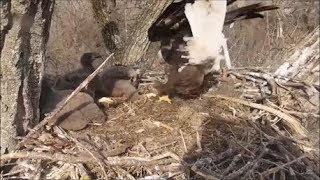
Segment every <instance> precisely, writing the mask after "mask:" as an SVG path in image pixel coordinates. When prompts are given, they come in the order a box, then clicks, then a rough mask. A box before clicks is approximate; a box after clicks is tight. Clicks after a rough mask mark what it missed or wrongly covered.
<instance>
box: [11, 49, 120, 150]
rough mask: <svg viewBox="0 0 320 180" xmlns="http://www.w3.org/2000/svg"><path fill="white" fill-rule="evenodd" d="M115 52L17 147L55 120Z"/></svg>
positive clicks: (18, 146) (19, 146)
mask: <svg viewBox="0 0 320 180" xmlns="http://www.w3.org/2000/svg"><path fill="white" fill-rule="evenodd" d="M113 54H114V53H112V54H110V55H109V56H108V58H107V59H106V60H104V62H103V63H102V64H101V65H100V66H99V67H98V68H97V69H96V70H95V71H94V72H93V73H92V74H90V75H89V76H88V77H87V78H86V79H85V80H84V81H83V82H82V83H81V84H80V85H79V86H78V87H77V88H76V89H75V90H74V91H73V92H72V93H71V94H70V95H69V96H68V98H67V99H66V100H65V101H64V102H63V103H62V104H61V106H59V107H58V108H56V109H55V110H54V111H53V112H52V113H50V115H49V116H47V117H46V118H45V119H44V120H42V121H41V122H40V123H39V124H38V125H36V126H35V127H34V128H33V129H31V130H30V132H29V133H28V134H27V135H26V136H25V137H24V138H23V139H22V140H21V141H20V142H19V143H18V145H17V147H16V149H19V148H21V147H22V146H23V144H24V143H25V142H26V141H27V140H28V139H29V138H30V137H31V136H32V135H33V134H35V133H36V132H37V131H39V130H40V129H41V128H42V127H43V126H44V125H46V124H47V123H50V122H52V121H53V120H54V118H55V117H56V116H57V114H58V113H59V112H60V111H61V110H62V108H63V107H64V106H66V105H67V104H68V102H69V101H70V100H71V99H72V98H74V97H75V96H76V95H77V94H78V93H79V92H80V91H81V90H82V89H83V88H84V87H85V86H86V85H87V84H88V83H89V82H90V81H91V80H92V79H93V78H94V77H95V76H96V75H97V74H98V73H99V72H100V70H101V69H102V68H103V67H104V66H105V65H106V64H107V62H108V60H109V59H110V58H111V57H112V56H113Z"/></svg>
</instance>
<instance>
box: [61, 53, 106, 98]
mask: <svg viewBox="0 0 320 180" xmlns="http://www.w3.org/2000/svg"><path fill="white" fill-rule="evenodd" d="M100 59H101V56H100V55H99V54H98V53H94V52H90V53H84V54H83V55H82V56H81V59H80V63H81V68H79V69H77V70H75V71H72V72H70V73H67V74H65V75H64V76H63V77H61V78H59V79H58V81H57V83H56V86H55V89H57V90H66V89H76V88H77V87H78V86H79V85H80V84H81V83H82V82H83V81H84V80H85V79H86V78H87V77H88V76H89V75H90V74H91V73H92V72H94V70H95V68H94V67H93V65H92V64H93V63H94V62H95V61H98V60H100ZM96 81H97V78H94V79H93V80H92V81H91V82H90V83H89V84H88V87H87V88H86V89H85V90H83V91H84V92H87V93H88V94H90V95H92V96H93V97H94V91H95V88H94V86H95V84H96V83H97V82H96Z"/></svg>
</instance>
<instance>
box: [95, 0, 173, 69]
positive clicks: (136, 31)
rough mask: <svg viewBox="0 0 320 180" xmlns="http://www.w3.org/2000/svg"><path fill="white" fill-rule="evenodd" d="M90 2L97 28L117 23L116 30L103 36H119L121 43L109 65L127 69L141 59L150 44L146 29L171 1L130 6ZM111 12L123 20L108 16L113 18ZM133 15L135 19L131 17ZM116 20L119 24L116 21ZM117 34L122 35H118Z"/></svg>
mask: <svg viewBox="0 0 320 180" xmlns="http://www.w3.org/2000/svg"><path fill="white" fill-rule="evenodd" d="M91 2H92V4H93V9H94V11H95V14H96V19H97V21H99V22H100V24H108V23H110V22H112V21H114V19H118V21H117V22H116V24H117V28H118V29H116V30H109V31H105V32H106V34H104V36H113V35H114V34H112V33H117V34H120V38H121V39H122V40H123V41H122V42H121V44H120V45H118V47H116V48H114V49H113V50H114V52H115V58H114V60H113V61H112V62H113V63H120V64H124V65H127V64H135V63H138V62H139V61H140V60H141V58H142V57H143V56H144V55H145V53H146V51H147V49H148V46H149V44H150V42H149V40H148V29H149V27H150V26H151V25H152V23H153V22H154V21H155V20H156V19H157V18H158V16H159V15H160V14H161V13H162V12H163V11H164V10H165V8H166V7H167V6H168V5H169V4H170V3H172V0H161V1H160V0H141V1H130V2H129V1H128V2H125V1H124V2H123V1H122V0H119V1H116V4H114V3H113V4H112V3H109V4H106V3H104V2H103V1H102V0H91ZM114 11H118V12H116V16H124V17H120V18H119V17H116V18H113V17H112V16H114V15H113V14H112V12H114ZM134 11H138V12H134ZM109 12H110V13H109ZM136 14H139V15H138V16H135V15H136ZM132 18H134V22H132ZM119 19H121V20H120V21H119ZM121 21H125V22H121ZM123 24H125V25H123ZM127 24H129V25H127ZM130 24H132V27H128V26H130ZM119 27H120V28H119ZM118 31H126V32H125V33H121V32H120V33H119V32H118ZM124 34H125V35H124ZM106 39H108V41H109V42H105V43H110V39H111V38H106ZM107 47H108V45H107Z"/></svg>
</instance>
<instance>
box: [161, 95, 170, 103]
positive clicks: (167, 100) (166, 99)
mask: <svg viewBox="0 0 320 180" xmlns="http://www.w3.org/2000/svg"><path fill="white" fill-rule="evenodd" d="M161 101H165V102H167V103H169V104H171V99H170V98H169V96H168V95H165V96H160V97H159V100H158V102H161Z"/></svg>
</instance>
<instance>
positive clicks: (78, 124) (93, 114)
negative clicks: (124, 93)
mask: <svg viewBox="0 0 320 180" xmlns="http://www.w3.org/2000/svg"><path fill="white" fill-rule="evenodd" d="M53 86H54V83H52V81H51V82H50V80H49V79H48V78H47V77H46V76H45V77H44V78H43V80H42V87H41V96H40V115H41V118H44V117H45V115H46V114H47V113H50V112H52V111H53V110H54V109H55V108H57V107H59V106H60V105H61V104H62V103H63V101H64V100H65V99H66V98H67V97H68V96H69V95H70V94H71V93H72V90H56V89H54V88H53ZM56 117H57V118H56V119H55V124H56V125H59V126H60V127H62V128H63V129H66V130H73V131H77V130H81V129H84V128H85V127H86V126H87V125H88V124H89V123H90V122H93V121H94V122H98V123H103V122H104V120H105V118H106V117H105V115H104V113H103V112H102V111H101V110H100V109H99V107H98V106H97V105H96V104H95V103H94V100H93V98H92V97H91V96H90V95H88V94H86V93H82V92H79V93H78V94H77V95H76V96H75V97H74V98H73V99H71V100H70V101H69V102H68V104H67V105H66V106H65V107H64V108H63V109H62V110H61V111H60V112H59V113H58V115H57V116H56Z"/></svg>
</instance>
